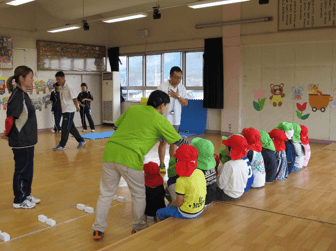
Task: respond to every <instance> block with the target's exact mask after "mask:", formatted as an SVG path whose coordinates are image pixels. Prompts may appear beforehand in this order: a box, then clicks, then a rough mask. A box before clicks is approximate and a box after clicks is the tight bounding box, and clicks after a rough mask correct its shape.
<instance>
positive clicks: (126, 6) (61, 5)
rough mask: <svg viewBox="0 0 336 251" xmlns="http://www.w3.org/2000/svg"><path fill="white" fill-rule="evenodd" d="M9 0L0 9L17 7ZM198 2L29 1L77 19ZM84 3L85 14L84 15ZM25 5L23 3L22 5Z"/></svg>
mask: <svg viewBox="0 0 336 251" xmlns="http://www.w3.org/2000/svg"><path fill="white" fill-rule="evenodd" d="M8 1H9V0H0V9H4V8H16V7H13V6H10V5H7V4H6V2H8ZM193 2H196V0H194V1H193V0H160V1H153V0H36V1H35V2H31V3H27V5H28V4H30V5H33V4H35V5H39V6H40V7H42V8H43V9H44V10H45V11H46V12H48V13H49V14H50V15H52V16H54V17H57V18H59V19H63V20H75V19H81V18H83V17H86V18H90V17H97V15H98V16H100V17H111V14H113V15H112V16H117V15H124V14H129V13H134V12H150V11H151V10H152V7H154V6H156V5H157V4H159V5H160V8H161V9H166V8H173V7H177V6H183V5H187V4H188V3H193ZM83 3H84V15H83ZM22 6H23V5H22Z"/></svg>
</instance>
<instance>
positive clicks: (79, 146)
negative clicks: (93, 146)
mask: <svg viewBox="0 0 336 251" xmlns="http://www.w3.org/2000/svg"><path fill="white" fill-rule="evenodd" d="M85 143H86V142H85V141H81V142H79V144H78V146H77V148H81V147H83V146H84V145H85Z"/></svg>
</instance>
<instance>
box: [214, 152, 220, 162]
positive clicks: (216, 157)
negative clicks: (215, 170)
mask: <svg viewBox="0 0 336 251" xmlns="http://www.w3.org/2000/svg"><path fill="white" fill-rule="evenodd" d="M214 158H215V160H216V164H219V162H220V160H219V156H218V155H217V154H214Z"/></svg>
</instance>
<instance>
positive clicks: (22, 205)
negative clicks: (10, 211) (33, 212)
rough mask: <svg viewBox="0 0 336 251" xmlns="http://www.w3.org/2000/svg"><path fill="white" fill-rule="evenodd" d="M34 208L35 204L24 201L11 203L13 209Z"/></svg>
mask: <svg viewBox="0 0 336 251" xmlns="http://www.w3.org/2000/svg"><path fill="white" fill-rule="evenodd" d="M35 206H36V204H35V203H33V202H30V201H29V200H27V199H26V200H24V201H23V202H21V203H13V207H14V208H24V209H30V208H34V207H35Z"/></svg>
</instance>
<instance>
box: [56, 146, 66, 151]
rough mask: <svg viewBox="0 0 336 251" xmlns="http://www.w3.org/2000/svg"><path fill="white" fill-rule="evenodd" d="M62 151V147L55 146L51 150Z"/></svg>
mask: <svg viewBox="0 0 336 251" xmlns="http://www.w3.org/2000/svg"><path fill="white" fill-rule="evenodd" d="M64 149H65V147H64V146H56V147H55V148H53V150H54V151H58V150H64Z"/></svg>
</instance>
